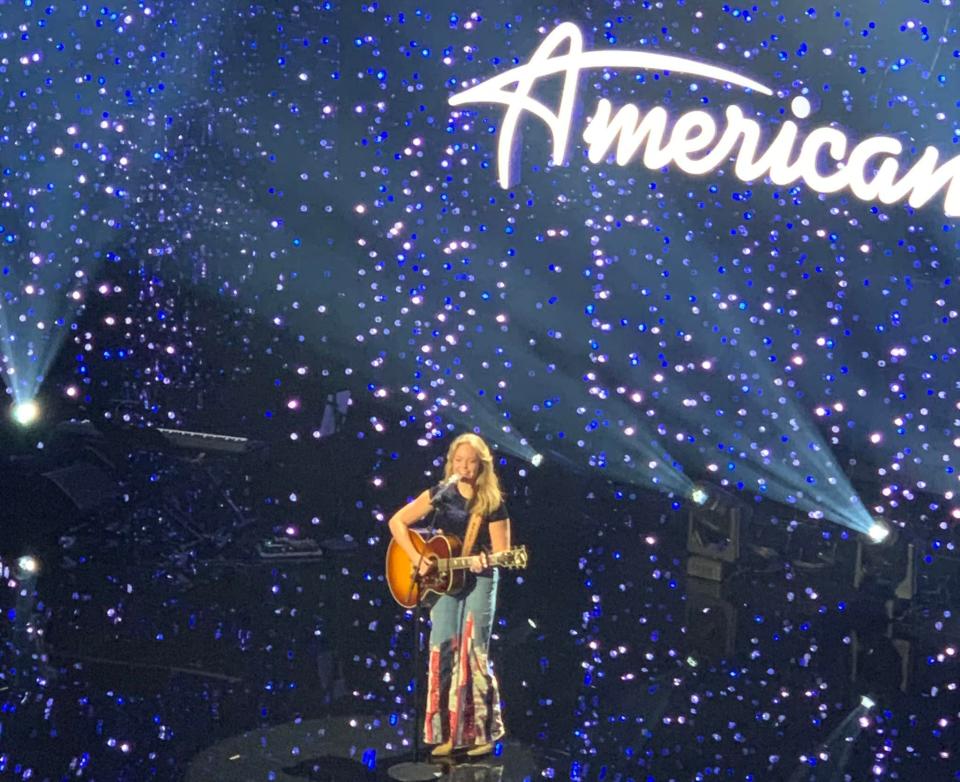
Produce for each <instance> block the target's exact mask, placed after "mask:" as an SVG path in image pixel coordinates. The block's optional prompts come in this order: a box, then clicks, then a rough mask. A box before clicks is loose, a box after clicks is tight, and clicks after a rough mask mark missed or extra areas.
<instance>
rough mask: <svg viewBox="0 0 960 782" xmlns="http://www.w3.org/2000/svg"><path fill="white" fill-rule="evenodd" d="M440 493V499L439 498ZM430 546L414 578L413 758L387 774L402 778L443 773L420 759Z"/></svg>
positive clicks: (423, 780) (422, 781) (409, 781)
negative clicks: (425, 580)
mask: <svg viewBox="0 0 960 782" xmlns="http://www.w3.org/2000/svg"><path fill="white" fill-rule="evenodd" d="M439 497H440V495H437V497H436V499H439ZM437 511H438V509H437V507H436V506H434V509H433V518H432V519H431V520H430V532H431V534H433V531H434V529H435V528H436V523H435V521H436V518H437ZM425 551H426V549H424V550H423V551H421V552H420V557H419V559H418V560H417V564H416V569H415V570H414V576H413V582H414V584H415V585H416V586H417V602H416V603H415V604H414V607H413V628H414V629H413V760H412V761H404V762H402V763H395V764H394V765H392V766H390V768H388V769H387V776H389V777H390V779H395V780H397V781H398V782H430V780H434V779H439V778H440V776H441V775H442V773H443V772H442V771H441V770H440V768H439V767H438V766H436V765H434V764H433V763H425V762H422V761H421V760H420V719H421V717H422V715H421V713H420V687H419V686H418V682H419V680H420V646H421V643H420V623H421V622H422V620H423V617H422V614H423V590H422V589H420V585H421V583H422V581H423V576H421V575H420V566H421V565H422V564H423V557H424V553H425Z"/></svg>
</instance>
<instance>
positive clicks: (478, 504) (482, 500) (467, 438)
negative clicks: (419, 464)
mask: <svg viewBox="0 0 960 782" xmlns="http://www.w3.org/2000/svg"><path fill="white" fill-rule="evenodd" d="M461 445H469V446H470V447H471V448H473V450H474V451H476V452H477V456H479V457H480V474H479V475H478V476H477V486H476V491H475V492H474V495H473V499H471V500H470V504H469V506H468V507H469V509H470V511H471V512H472V513H479V514H480V515H481V516H489V515H490V514H491V513H493V512H494V511H496V509H497V508H499V507H500V503H501V502H503V491H502V490H501V489H500V479H499V478H498V477H497V472H496V470H494V469H493V454H492V453H491V452H490V446H488V445H487V444H486V443H485V442H484V441H483V438H481V437H479V436H477V435H475V434H473V432H465V433H464V434H462V435H460V436H459V437H457V438H456V439H454V441H453V442H452V443H450V448H449V449H448V450H447V461H446V464H445V465H444V467H443V477H444V478H445V479H446V478H449V477H450V476H451V475H452V474H453V455H454V454H455V453H456V452H457V448H459V447H460V446H461Z"/></svg>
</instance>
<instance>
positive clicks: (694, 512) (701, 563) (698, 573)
mask: <svg viewBox="0 0 960 782" xmlns="http://www.w3.org/2000/svg"><path fill="white" fill-rule="evenodd" d="M697 488H698V489H699V490H700V491H701V492H703V493H704V494H706V495H707V496H706V498H705V499H703V502H702V503H701V504H697V505H694V506H693V507H691V508H690V509H689V510H688V512H687V551H689V552H690V556H689V557H688V558H687V574H688V575H690V576H695V577H697V578H705V579H708V580H710V581H722V580H723V579H724V578H725V577H726V575H727V571H728V570H729V566H730V565H731V564H732V563H734V562H736V561H737V559H739V557H740V525H741V523H742V522H744V521H745V520H746V519H747V518H748V517H749V515H750V508H749V506H747V505H746V504H745V503H744V502H743V501H742V500H741V499H739V498H738V497H736V496H734V495H732V494H730V493H729V492H726V491H724V490H722V489H720V488H719V487H715V486H711V487H709V490H708V488H707V487H705V486H703V485H700V486H698V487H697ZM694 491H695V492H696V491H697V489H695V490H694ZM699 496H700V495H699V494H698V497H699ZM691 499H692V497H691Z"/></svg>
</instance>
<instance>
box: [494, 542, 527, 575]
mask: <svg viewBox="0 0 960 782" xmlns="http://www.w3.org/2000/svg"><path fill="white" fill-rule="evenodd" d="M528 559H529V555H528V554H527V547H526V546H516V547H514V548H512V549H510V550H509V551H501V552H500V553H499V554H497V555H496V564H497V565H499V566H500V567H502V568H508V569H510V570H522V569H523V568H525V567H526V566H527V561H528Z"/></svg>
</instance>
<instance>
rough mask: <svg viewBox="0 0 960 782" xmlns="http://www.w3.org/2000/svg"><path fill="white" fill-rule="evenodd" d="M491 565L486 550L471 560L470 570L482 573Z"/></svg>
mask: <svg viewBox="0 0 960 782" xmlns="http://www.w3.org/2000/svg"><path fill="white" fill-rule="evenodd" d="M488 567H489V563H488V560H487V554H486V552H485V551H481V552H480V553H479V554H478V555H477V557H476V558H475V559H473V560H472V561H471V562H470V572H471V573H482V572H483V571H484V570H486V569H487V568H488Z"/></svg>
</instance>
